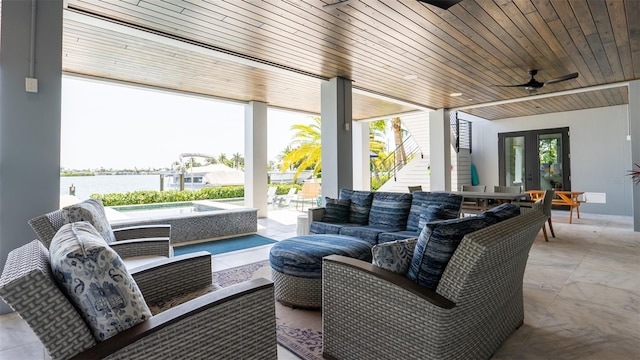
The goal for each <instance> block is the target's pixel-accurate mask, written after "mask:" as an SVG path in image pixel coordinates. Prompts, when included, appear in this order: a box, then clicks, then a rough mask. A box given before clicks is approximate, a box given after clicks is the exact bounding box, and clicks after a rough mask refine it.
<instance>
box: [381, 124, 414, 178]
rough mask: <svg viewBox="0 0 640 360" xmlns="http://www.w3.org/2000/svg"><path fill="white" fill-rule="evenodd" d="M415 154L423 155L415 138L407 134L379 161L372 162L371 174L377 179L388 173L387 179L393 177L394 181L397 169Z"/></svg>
mask: <svg viewBox="0 0 640 360" xmlns="http://www.w3.org/2000/svg"><path fill="white" fill-rule="evenodd" d="M416 156H420V157H423V154H422V152H421V151H420V147H419V146H418V143H417V142H416V141H415V139H414V138H413V137H412V136H411V135H408V136H407V137H406V138H405V139H404V140H403V141H402V144H400V146H398V147H397V148H395V150H393V152H391V153H390V154H389V155H387V156H386V157H385V158H383V159H381V160H380V161H379V162H376V163H373V166H372V175H373V176H375V177H377V178H378V179H380V178H383V176H381V175H389V180H390V179H391V178H393V180H394V181H396V180H397V177H396V176H397V174H398V171H400V169H402V168H403V167H404V166H405V165H406V164H408V163H409V161H411V160H412V159H413V158H415V157H416Z"/></svg>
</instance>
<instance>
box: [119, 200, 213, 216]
mask: <svg viewBox="0 0 640 360" xmlns="http://www.w3.org/2000/svg"><path fill="white" fill-rule="evenodd" d="M112 209H114V210H116V211H118V212H120V213H122V214H124V215H126V216H127V217H132V218H143V217H144V218H149V217H161V216H167V215H180V214H191V213H201V212H206V211H216V210H222V209H221V208H219V207H216V206H212V205H204V204H200V203H193V202H178V203H165V204H145V205H127V206H114V207H112Z"/></svg>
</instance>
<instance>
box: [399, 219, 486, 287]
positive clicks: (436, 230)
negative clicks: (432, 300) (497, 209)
mask: <svg viewBox="0 0 640 360" xmlns="http://www.w3.org/2000/svg"><path fill="white" fill-rule="evenodd" d="M497 222H498V220H497V218H496V217H495V216H487V215H486V214H479V215H478V216H469V217H464V218H456V219H452V220H444V221H435V222H430V223H427V225H426V226H425V227H424V229H423V230H422V232H421V233H420V236H418V243H417V244H416V249H415V251H414V252H413V258H412V259H411V266H410V267H409V271H408V272H407V277H408V278H409V279H411V280H413V281H415V282H417V283H418V284H420V285H422V286H425V287H427V288H429V289H433V290H435V289H436V288H437V287H438V283H439V282H440V277H442V274H443V273H444V269H445V268H446V267H447V264H448V263H449V260H450V259H451V256H452V255H453V253H454V252H455V251H456V249H457V248H458V245H460V242H461V241H462V238H463V237H464V236H465V235H466V234H468V233H471V232H474V231H476V230H480V229H482V228H484V227H487V226H489V225H493V224H495V223H497Z"/></svg>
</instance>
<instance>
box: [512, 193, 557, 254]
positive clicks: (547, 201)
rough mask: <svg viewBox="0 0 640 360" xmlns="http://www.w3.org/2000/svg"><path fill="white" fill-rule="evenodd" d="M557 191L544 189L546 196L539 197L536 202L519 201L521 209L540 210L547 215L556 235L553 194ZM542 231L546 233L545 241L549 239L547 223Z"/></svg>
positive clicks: (551, 228)
mask: <svg viewBox="0 0 640 360" xmlns="http://www.w3.org/2000/svg"><path fill="white" fill-rule="evenodd" d="M554 194H555V191H554V190H553V189H548V190H545V191H544V196H543V197H542V198H540V199H538V200H537V201H535V202H533V203H532V202H519V203H517V204H518V205H519V206H520V209H521V211H540V212H542V213H543V214H544V215H545V216H546V217H547V224H549V230H550V231H551V236H552V237H554V238H555V237H556V234H555V232H554V231H553V222H552V221H551V204H552V202H553V196H554ZM542 233H543V234H544V241H547V242H548V241H549V237H548V235H547V227H546V225H545V224H542Z"/></svg>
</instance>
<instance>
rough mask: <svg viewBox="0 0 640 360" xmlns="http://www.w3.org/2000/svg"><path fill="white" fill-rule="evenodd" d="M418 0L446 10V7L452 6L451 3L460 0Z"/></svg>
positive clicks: (453, 3)
mask: <svg viewBox="0 0 640 360" xmlns="http://www.w3.org/2000/svg"><path fill="white" fill-rule="evenodd" d="M418 1H419V2H423V3H427V4H430V5H434V6H437V7H439V8H441V9H444V10H447V9H448V8H450V7H452V6H453V5H455V4H457V3H459V2H460V1H462V0H418Z"/></svg>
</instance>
